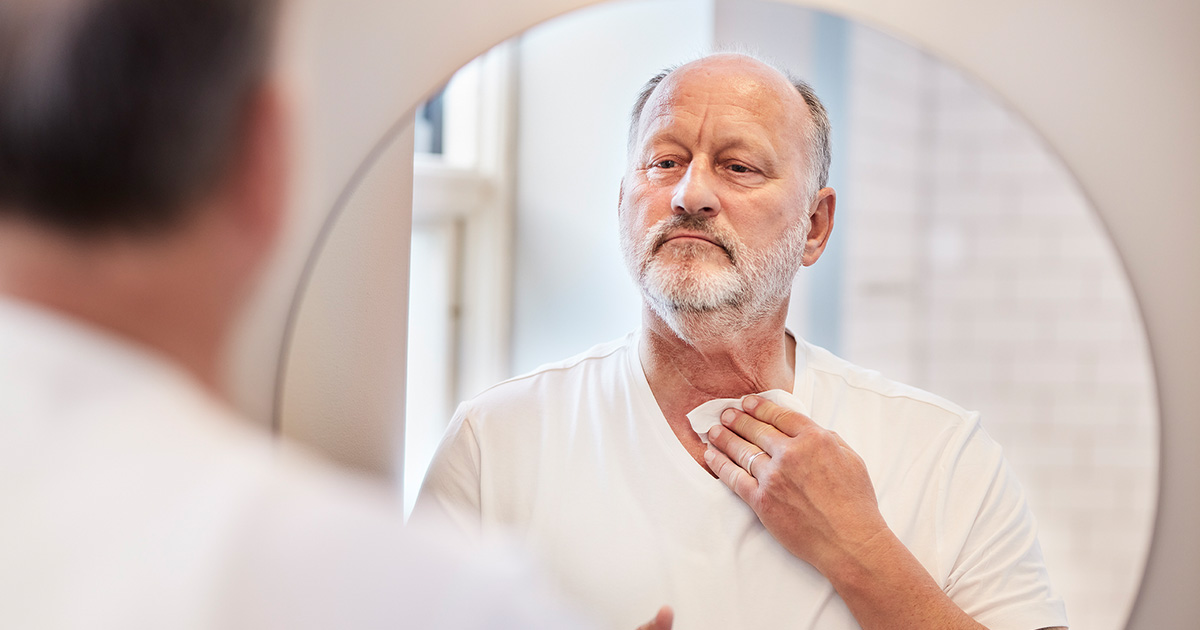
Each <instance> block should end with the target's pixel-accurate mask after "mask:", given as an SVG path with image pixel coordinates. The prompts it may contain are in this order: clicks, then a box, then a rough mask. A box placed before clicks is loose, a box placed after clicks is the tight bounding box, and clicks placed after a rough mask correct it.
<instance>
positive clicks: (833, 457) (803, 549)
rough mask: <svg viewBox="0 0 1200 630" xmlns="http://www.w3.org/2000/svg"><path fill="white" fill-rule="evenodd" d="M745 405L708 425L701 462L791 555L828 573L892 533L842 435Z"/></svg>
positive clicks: (753, 401)
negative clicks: (705, 447)
mask: <svg viewBox="0 0 1200 630" xmlns="http://www.w3.org/2000/svg"><path fill="white" fill-rule="evenodd" d="M742 407H743V408H744V409H745V411H746V412H748V413H744V412H741V411H738V410H736V409H726V410H725V412H724V413H722V414H721V425H723V426H715V427H713V428H712V429H710V430H709V432H708V441H709V447H708V451H707V452H705V454H704V460H705V462H707V463H708V466H709V468H711V469H712V471H713V472H714V473H716V475H717V476H718V477H720V479H721V481H722V482H724V483H725V485H727V486H729V488H730V489H732V490H733V491H734V492H735V493H737V495H738V496H739V497H741V499H742V500H743V501H745V502H746V504H747V505H749V506H750V508H751V509H753V510H754V513H755V514H757V515H758V518H759V520H760V521H762V524H763V525H764V526H765V527H766V528H767V531H769V532H770V533H771V535H772V536H774V537H775V539H776V540H778V541H779V543H780V544H782V545H783V546H784V548H786V549H787V550H788V551H789V552H791V553H792V555H794V556H796V557H798V558H800V559H801V560H804V561H805V562H808V563H809V564H811V565H813V567H815V568H816V569H817V570H818V571H820V572H821V573H822V574H823V575H825V576H826V577H827V578H831V579H832V577H833V576H832V575H831V573H830V572H831V571H837V570H838V569H839V568H842V567H844V566H847V565H848V564H853V563H854V562H855V561H856V560H861V555H862V554H870V553H872V551H871V546H872V545H873V544H875V543H877V542H879V541H880V539H888V538H890V537H891V533H890V530H888V528H887V524H886V523H885V522H884V520H883V516H882V515H881V514H880V513H879V504H878V502H877V501H876V499H875V489H874V487H873V486H872V485H871V479H870V477H869V476H868V474H867V467H866V465H865V464H864V463H863V461H862V458H860V457H859V456H858V454H857V453H855V452H854V451H853V450H851V448H850V447H849V446H847V445H846V443H845V442H844V441H842V439H841V437H839V436H838V435H837V434H836V433H834V432H832V431H827V430H825V429H823V428H822V427H820V426H818V425H817V424H816V423H814V422H813V421H812V420H811V419H809V418H808V417H806V416H804V415H803V414H801V413H798V412H795V411H791V410H789V409H785V408H783V407H780V406H779V405H776V404H774V403H772V402H770V401H768V400H765V399H763V398H761V397H758V396H748V397H747V398H746V399H745V400H744V401H743V403H742ZM760 453H761V454H760ZM752 457H753V458H754V459H753V461H751V458H752Z"/></svg>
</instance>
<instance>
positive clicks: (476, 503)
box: [411, 403, 482, 537]
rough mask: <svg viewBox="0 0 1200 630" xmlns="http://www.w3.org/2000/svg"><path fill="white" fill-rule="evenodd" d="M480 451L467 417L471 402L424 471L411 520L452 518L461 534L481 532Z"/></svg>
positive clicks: (458, 413) (463, 407)
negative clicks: (423, 478) (427, 468)
mask: <svg viewBox="0 0 1200 630" xmlns="http://www.w3.org/2000/svg"><path fill="white" fill-rule="evenodd" d="M480 495H481V492H480V450H479V441H478V439H477V438H476V436H475V430H474V427H473V426H472V424H471V422H470V420H469V419H468V405H467V403H463V404H461V405H459V407H458V410H457V411H455V413H454V418H453V419H452V420H451V421H450V426H449V427H448V428H447V429H446V435H445V437H443V438H442V443H441V445H439V446H438V449H437V452H436V453H434V456H433V462H432V463H431V464H430V465H429V470H428V471H427V472H426V473H425V481H424V482H423V483H422V484H421V490H420V493H419V494H418V495H417V501H416V505H415V506H414V507H413V512H412V517H411V521H412V522H414V523H418V524H427V525H429V524H432V523H436V522H445V521H449V522H451V523H452V524H454V525H456V526H457V527H458V528H459V529H460V530H461V531H462V533H464V534H466V535H469V536H471V537H478V536H480V534H481V533H482V502H481V497H480Z"/></svg>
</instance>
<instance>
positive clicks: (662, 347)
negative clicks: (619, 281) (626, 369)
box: [639, 301, 796, 468]
mask: <svg viewBox="0 0 1200 630" xmlns="http://www.w3.org/2000/svg"><path fill="white" fill-rule="evenodd" d="M786 318H787V302H786V301H785V302H784V303H783V304H782V305H780V306H779V307H778V308H777V309H775V310H774V311H772V312H771V313H769V314H767V315H765V316H762V317H758V318H754V319H753V320H752V321H748V322H739V323H738V324H730V323H729V322H720V326H718V325H715V324H714V323H713V322H712V321H691V322H687V321H682V322H681V321H675V322H673V325H672V324H668V322H667V321H665V320H664V319H663V318H662V317H660V316H659V315H658V313H656V312H655V310H654V309H653V308H651V307H650V306H648V305H643V308H642V338H641V343H640V345H639V358H640V359H641V362H642V367H643V369H644V370H645V372H646V380H647V382H648V383H649V384H650V391H651V392H652V393H653V394H654V399H655V400H656V401H657V402H658V406H659V408H660V409H661V410H662V413H663V417H664V418H666V420H667V424H668V425H669V426H670V427H671V431H672V432H674V433H675V437H677V438H678V439H679V442H680V443H681V444H683V446H684V448H686V449H687V450H688V453H689V454H691V456H692V458H693V459H695V460H696V462H697V463H698V464H700V466H701V467H705V468H707V466H706V465H705V464H704V450H705V446H704V444H703V443H702V442H701V441H700V436H698V435H697V434H696V432H695V431H693V430H692V427H691V423H690V422H689V421H688V419H687V413H688V412H689V411H691V410H692V409H694V408H696V406H698V405H700V404H701V403H704V402H707V401H709V400H712V399H714V398H738V397H741V396H744V395H746V394H755V393H758V392H763V391H766V390H769V389H783V390H786V391H789V392H790V391H792V386H793V384H794V383H795V380H796V376H795V374H796V361H795V355H796V353H795V349H796V340H795V339H792V338H791V336H790V335H788V334H787V330H786V329H785V326H784V322H785V320H786ZM680 331H682V333H681V332H680Z"/></svg>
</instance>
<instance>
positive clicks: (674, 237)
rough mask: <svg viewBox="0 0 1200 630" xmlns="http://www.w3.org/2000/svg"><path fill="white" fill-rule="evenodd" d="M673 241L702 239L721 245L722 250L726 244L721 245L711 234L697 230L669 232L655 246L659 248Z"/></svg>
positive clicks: (711, 243)
mask: <svg viewBox="0 0 1200 630" xmlns="http://www.w3.org/2000/svg"><path fill="white" fill-rule="evenodd" d="M671 241H681V242H684V241H702V242H705V243H709V244H710V245H715V246H717V247H720V248H721V249H722V250H724V249H725V246H724V245H721V244H720V243H718V242H717V241H716V240H715V239H713V238H712V237H711V236H708V235H706V234H700V233H697V232H676V233H674V234H668V235H667V236H666V237H665V238H663V239H662V240H660V241H659V242H658V246H657V247H655V249H656V250H657V249H658V248H660V247H662V246H663V245H666V244H667V243H670V242H671Z"/></svg>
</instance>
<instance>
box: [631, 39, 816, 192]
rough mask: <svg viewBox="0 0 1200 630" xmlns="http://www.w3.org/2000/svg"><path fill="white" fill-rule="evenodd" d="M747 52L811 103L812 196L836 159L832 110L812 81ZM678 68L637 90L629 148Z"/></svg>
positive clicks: (806, 134) (808, 138) (808, 134)
mask: <svg viewBox="0 0 1200 630" xmlns="http://www.w3.org/2000/svg"><path fill="white" fill-rule="evenodd" d="M739 54H741V53H739ZM745 56H747V57H750V58H751V59H755V60H756V61H759V62H761V63H764V64H766V65H768V66H770V67H772V68H775V69H776V70H778V71H779V72H780V73H781V74H783V75H784V76H785V77H787V80H788V82H789V83H791V84H792V86H793V87H795V88H796V91H797V92H799V93H800V97H801V98H803V99H804V103H805V104H806V105H808V113H809V123H810V124H809V125H808V128H807V129H805V131H804V140H805V142H806V143H807V144H808V147H807V149H808V179H809V181H808V187H809V190H808V194H809V195H810V196H811V195H815V194H816V193H817V191H818V190H820V189H822V188H824V187H825V185H826V184H827V183H829V163H830V162H831V161H832V160H833V148H832V146H831V141H830V134H831V132H832V126H831V125H830V124H829V113H828V112H827V111H826V110H825V105H824V104H823V103H821V99H820V98H817V93H816V92H814V91H813V89H812V86H811V85H809V84H808V83H805V82H804V81H802V80H800V79H797V78H796V77H795V76H793V75H792V73H790V72H788V71H786V70H784V69H782V68H779V67H777V66H776V65H774V64H771V63H768V62H765V61H762V60H761V59H758V58H757V57H755V56H753V55H745ZM704 58H706V57H701V59H704ZM679 68H680V65H679V64H677V65H674V66H671V67H669V68H665V69H664V70H663V71H662V72H659V73H658V74H656V75H654V76H653V77H650V80H649V81H646V83H645V84H644V85H643V86H642V89H641V91H640V92H638V95H637V100H636V101H634V103H633V112H632V115H631V116H630V117H629V140H628V142H629V145H628V147H629V150H631V151H632V149H633V145H634V143H635V142H637V134H638V126H639V124H640V123H641V120H642V112H643V111H644V110H645V109H646V103H648V102H649V101H650V96H651V95H652V94H653V93H654V89H655V88H657V87H658V85H659V84H660V83H662V82H663V80H664V79H666V78H667V77H668V76H670V75H671V73H672V72H675V71H676V70H678V69H679Z"/></svg>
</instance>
